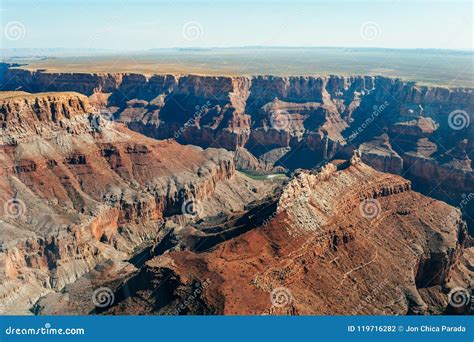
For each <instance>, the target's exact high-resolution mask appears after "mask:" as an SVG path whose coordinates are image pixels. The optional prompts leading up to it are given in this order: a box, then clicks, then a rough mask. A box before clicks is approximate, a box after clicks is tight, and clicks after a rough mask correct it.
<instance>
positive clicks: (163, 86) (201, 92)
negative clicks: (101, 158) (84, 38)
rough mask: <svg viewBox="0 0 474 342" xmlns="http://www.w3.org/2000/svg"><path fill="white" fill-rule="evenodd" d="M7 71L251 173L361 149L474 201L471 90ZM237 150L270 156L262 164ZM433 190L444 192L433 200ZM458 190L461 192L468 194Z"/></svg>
mask: <svg viewBox="0 0 474 342" xmlns="http://www.w3.org/2000/svg"><path fill="white" fill-rule="evenodd" d="M2 70H3V73H4V75H3V76H4V77H3V78H2V80H3V84H2V85H1V87H2V89H17V88H19V87H20V88H21V89H24V90H26V91H33V92H38V91H46V90H48V91H64V90H68V91H78V92H80V93H82V94H85V95H87V96H89V97H90V99H91V101H93V103H94V104H95V105H97V106H99V107H101V108H103V109H105V108H107V110H108V111H109V112H110V113H112V114H113V118H114V119H115V120H117V121H121V122H124V123H126V124H127V126H128V127H129V128H131V129H133V130H135V131H138V132H140V133H143V134H145V135H147V136H150V137H154V138H158V139H165V138H176V139H177V140H178V141H179V142H181V143H184V144H193V145H199V146H202V147H222V148H225V149H228V150H237V152H238V154H239V157H245V161H244V160H243V159H242V158H240V159H239V160H240V161H242V162H243V163H242V164H239V167H240V166H242V167H247V168H250V170H254V171H257V169H263V172H274V171H275V169H274V167H278V170H279V171H285V170H294V169H297V168H300V167H303V168H313V167H318V166H320V165H323V164H324V163H326V162H327V161H328V160H331V159H332V158H334V157H337V158H343V159H346V158H348V157H350V155H352V152H353V150H355V149H359V150H360V151H361V153H362V158H363V160H364V161H365V162H366V163H368V164H370V165H371V166H373V167H375V168H376V169H378V170H382V171H387V172H391V173H396V174H404V175H405V177H407V178H409V179H410V180H412V181H414V187H415V188H416V189H417V190H419V191H422V192H424V193H425V194H428V193H430V195H431V196H435V197H436V198H438V199H442V200H444V201H448V203H450V204H452V205H455V206H460V205H459V203H461V202H462V201H463V198H464V197H466V196H468V195H469V194H470V193H473V192H474V189H473V188H472V184H473V182H472V177H473V170H472V169H473V161H472V153H473V151H474V141H473V138H472V137H473V136H474V125H473V124H472V122H474V96H473V93H472V89H471V88H469V89H468V88H453V89H448V88H443V87H427V86H420V85H416V84H415V83H413V82H405V81H402V80H399V79H390V78H387V77H380V76H353V77H339V76H324V77H312V76H299V77H273V76H255V77H208V76H195V75H186V76H174V75H153V76H149V77H148V76H144V75H140V74H80V73H73V74H55V73H45V72H34V71H28V70H22V69H18V68H17V69H7V68H4V69H2ZM451 113H454V114H451ZM381 136H384V138H383V139H380V137H381ZM462 141H465V143H464V144H463V146H461V147H460V146H459V145H460V143H461V142H462ZM239 148H245V149H246V150H247V151H249V152H250V153H251V154H252V155H253V156H254V157H256V158H257V159H260V158H261V157H263V158H264V159H265V160H262V161H263V165H262V163H260V165H258V166H257V164H256V163H255V160H252V158H251V156H244V155H243V154H242V151H243V150H239ZM284 149H286V150H284ZM274 151H286V152H285V153H284V154H283V155H281V156H280V155H279V154H278V153H274ZM269 156H270V158H267V157H269ZM276 156H278V158H277V157H276ZM268 161H271V162H273V163H274V164H273V165H268V163H267V162H268ZM249 163H250V164H249ZM445 170H449V171H447V172H446V171H445ZM451 171H452V172H451ZM259 172H262V171H259ZM443 176H446V177H445V178H443ZM432 183H436V184H440V185H439V186H438V187H437V188H436V189H430V190H429V191H431V192H429V191H425V190H426V189H427V188H429V187H430V184H432ZM456 184H463V188H462V190H461V189H459V188H458V187H457V185H456ZM464 185H465V186H464ZM454 188H456V190H452V189H454ZM432 190H433V191H432ZM446 194H448V195H446ZM463 195H464V197H463ZM473 202H474V201H471V204H469V205H467V206H464V207H463V212H464V213H466V214H467V216H468V217H473V216H474V207H473V204H472V203H473Z"/></svg>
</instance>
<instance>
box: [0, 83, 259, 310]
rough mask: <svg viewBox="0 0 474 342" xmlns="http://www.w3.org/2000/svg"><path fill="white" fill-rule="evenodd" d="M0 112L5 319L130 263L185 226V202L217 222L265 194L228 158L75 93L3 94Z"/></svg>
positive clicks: (0, 256) (1, 296)
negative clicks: (124, 119)
mask: <svg viewBox="0 0 474 342" xmlns="http://www.w3.org/2000/svg"><path fill="white" fill-rule="evenodd" d="M0 110H1V113H2V114H1V124H2V135H1V139H2V145H1V154H0V158H1V160H2V163H1V166H2V168H1V171H2V177H1V179H0V191H1V192H0V195H1V201H2V206H1V210H2V212H1V221H0V222H1V225H2V229H1V232H0V236H1V253H0V260H1V264H2V273H1V282H2V286H1V288H0V301H1V303H2V304H1V305H0V307H1V308H2V312H5V310H26V309H27V308H28V305H29V306H31V305H32V304H33V303H34V301H36V300H37V299H38V297H39V296H41V295H43V294H45V293H48V292H51V291H52V290H54V289H60V288H62V287H63V286H64V285H65V284H67V283H70V282H72V281H74V280H76V279H77V278H79V277H80V276H81V275H83V274H84V273H86V272H88V271H89V270H91V269H92V268H94V266H95V265H96V264H98V263H100V262H101V261H103V260H106V259H114V260H122V259H127V255H129V254H131V253H133V251H134V249H135V248H138V247H139V246H140V245H141V244H142V243H144V242H146V241H150V240H151V241H152V240H153V239H154V238H156V236H157V234H158V231H159V230H160V228H161V226H162V220H163V217H173V216H174V215H176V214H178V215H180V216H181V217H182V218H181V221H183V220H184V221H185V220H186V218H185V216H183V215H182V214H183V212H182V211H183V209H182V208H183V206H186V205H187V202H188V201H192V200H199V201H200V203H201V204H202V215H204V214H215V208H219V211H233V210H242V209H243V207H244V205H246V204H247V203H248V202H251V201H252V200H255V199H257V198H258V196H261V195H262V193H260V191H262V192H263V191H264V190H265V189H263V188H264V186H261V185H255V184H253V183H254V181H252V180H251V179H248V178H244V177H243V176H241V175H240V174H237V175H236V174H235V169H234V164H233V160H232V154H231V153H229V152H227V151H225V150H223V149H208V150H202V149H201V148H199V147H195V146H182V145H179V144H178V143H176V142H174V141H171V140H167V141H157V140H153V139H150V138H147V137H144V136H142V135H139V134H137V133H134V132H133V131H130V130H128V129H127V128H126V127H125V126H123V125H122V124H117V123H113V122H110V121H106V120H104V119H102V118H101V117H100V116H98V114H94V109H93V108H92V107H91V106H90V105H89V102H88V100H87V98H86V97H85V96H83V95H80V94H77V93H40V94H35V95H30V94H26V93H21V92H10V93H3V94H2V98H1V99H0ZM259 188H261V189H259ZM262 189H263V190H262ZM211 195H212V196H213V198H212V200H210V202H209V203H208V204H206V199H207V198H209V197H211ZM18 303H21V304H22V305H23V306H22V305H19V304H18ZM7 312H8V311H7Z"/></svg>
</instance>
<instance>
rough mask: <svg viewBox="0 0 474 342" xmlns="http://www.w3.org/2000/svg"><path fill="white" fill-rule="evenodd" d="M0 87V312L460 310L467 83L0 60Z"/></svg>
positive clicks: (469, 190) (470, 115)
mask: <svg viewBox="0 0 474 342" xmlns="http://www.w3.org/2000/svg"><path fill="white" fill-rule="evenodd" d="M0 90H1V93H0V125H1V135H0V138H1V140H2V141H1V143H0V160H1V168H0V171H1V175H2V177H1V178H0V204H1V206H0V225H1V228H2V229H1V230H0V265H1V271H0V272H1V273H0V313H2V314H5V313H19V314H230V315H232V314H253V315H256V314H258V315H260V314H290V315H295V314H303V315H308V314H342V315H345V314H397V315H404V314H446V313H461V314H469V313H472V307H471V306H470V305H469V303H467V304H466V305H463V306H461V307H459V306H452V305H451V304H450V303H449V298H448V297H449V294H451V293H452V290H453V289H457V288H463V289H468V291H471V290H472V286H473V284H472V279H473V273H474V269H473V263H474V244H473V238H472V236H473V234H474V221H473V219H472V218H473V217H474V194H473V193H474V170H473V167H474V162H473V160H472V156H473V151H474V96H473V89H472V88H455V87H452V88H448V87H436V86H424V85H418V84H416V83H414V82H407V81H404V80H401V79H394V78H388V77H383V76H352V77H343V76H334V75H331V76H292V77H283V76H253V77H247V76H241V77H238V76H235V77H234V76H233V77H230V76H229V77H228V76H221V77H217V76H199V75H158V74H157V75H144V74H130V73H127V74H125V73H113V74H112V73H111V74H92V73H67V72H62V73H50V72H46V71H42V70H38V71H31V70H26V69H22V68H21V66H18V65H10V64H5V63H4V64H1V65H0ZM98 289H106V290H107V291H108V293H109V294H110V298H113V300H111V301H110V302H109V303H107V305H97V304H98V303H97V302H96V301H94V300H92V299H91V298H94V295H95V294H96V293H97V290H98ZM99 304H101V303H99Z"/></svg>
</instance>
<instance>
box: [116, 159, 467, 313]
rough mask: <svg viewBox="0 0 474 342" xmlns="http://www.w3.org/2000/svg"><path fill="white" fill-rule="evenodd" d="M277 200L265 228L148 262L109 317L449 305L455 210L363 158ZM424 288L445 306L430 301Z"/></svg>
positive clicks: (311, 177) (297, 180) (417, 309)
mask: <svg viewBox="0 0 474 342" xmlns="http://www.w3.org/2000/svg"><path fill="white" fill-rule="evenodd" d="M275 203H276V206H275V207H274V209H273V210H274V211H273V213H270V214H268V213H266V214H265V215H269V216H266V218H265V219H263V221H262V222H263V224H262V225H261V226H260V227H259V228H258V229H252V230H250V231H248V232H245V233H243V234H242V235H239V236H237V237H233V238H231V239H229V240H227V241H225V242H222V243H221V244H219V245H217V246H216V247H214V248H212V249H208V250H206V251H205V252H201V253H196V252H193V251H191V250H188V251H180V250H173V251H171V252H169V253H166V254H164V255H162V256H159V257H155V258H154V259H152V260H150V261H148V262H147V263H146V264H145V266H144V267H143V268H142V270H141V271H140V272H138V273H137V275H136V276H135V277H132V278H131V279H130V281H129V282H128V283H126V284H124V285H123V288H122V289H121V290H120V291H121V292H120V293H127V295H125V296H119V300H118V301H117V303H116V304H115V305H114V306H112V307H111V308H109V309H108V311H107V313H133V314H138V313H139V314H145V313H148V314H149V313H168V314H202V313H206V314H303V315H304V314H332V315H334V314H407V313H430V312H431V313H433V312H436V310H437V306H438V305H439V306H446V294H443V293H442V292H440V291H441V290H440V288H441V286H444V285H446V283H447V282H448V281H449V279H450V276H451V274H452V273H453V272H452V270H453V269H454V268H456V267H458V264H459V263H460V261H459V258H460V255H462V246H463V244H464V243H465V239H466V227H465V223H464V222H463V221H462V219H461V214H460V212H459V210H457V209H455V208H453V207H451V206H449V205H447V204H445V203H443V202H440V201H436V200H432V199H430V198H427V197H424V196H422V195H421V194H419V193H416V192H414V191H412V190H411V184H410V182H409V181H407V180H405V179H403V178H401V177H399V176H395V175H389V174H384V173H380V172H377V171H375V170H374V169H372V168H370V167H369V166H367V165H365V164H364V163H363V162H361V161H360V159H359V158H358V157H354V158H353V159H352V160H351V162H350V163H347V162H346V163H343V164H340V165H339V166H336V165H334V164H328V166H326V167H324V168H323V169H322V170H321V171H320V172H319V173H317V174H312V173H308V172H300V173H298V174H297V175H296V176H295V177H294V178H293V179H292V180H291V181H290V182H289V183H288V184H287V185H286V186H285V188H284V189H283V192H282V193H281V194H280V195H279V197H278V198H277V199H276V202H275ZM265 215H264V216H265ZM420 222H422V224H420ZM163 284H166V285H165V286H163ZM156 286H162V288H165V289H163V290H162V291H159V293H158V291H157V288H156ZM125 289H126V290H125ZM426 289H430V291H432V292H436V293H438V294H439V296H438V302H436V301H434V299H433V298H431V299H430V301H426V302H425V301H424V299H423V298H425V299H426V298H427V297H426V295H425V292H426ZM420 292H422V293H423V294H424V296H425V297H423V298H422V296H421V295H420ZM432 297H435V296H434V295H433V296H432ZM189 298H192V300H190V299H189ZM145 303H147V305H144V304H145Z"/></svg>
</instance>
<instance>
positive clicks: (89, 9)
mask: <svg viewBox="0 0 474 342" xmlns="http://www.w3.org/2000/svg"><path fill="white" fill-rule="evenodd" d="M0 15H1V29H2V33H3V34H2V44H1V45H2V48H106V49H117V50H140V49H150V48H169V47H232V46H249V45H268V46H344V47H387V48H442V49H469V50H472V41H473V8H472V3H471V2H470V1H455V0H453V1H429V0H381V1H380V0H379V1H367V0H366V1H357V0H353V1H348V0H346V1H337V0H333V1H301V0H300V1H270V0H266V1H265V0H260V1H251V0H244V1H237V0H234V1H229V0H216V1H210V0H207V1H179V0H175V1H164V0H161V1H160V0H157V1H152V0H138V1H131V0H128V1H126V0H116V1H114V0H102V1H96V0H94V1H92V0H83V1H78V0H63V1H52V0H51V1H47V0H2V1H1V2H0Z"/></svg>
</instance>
